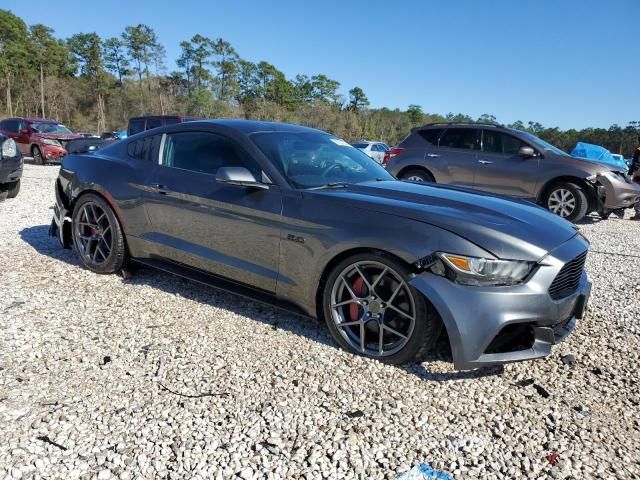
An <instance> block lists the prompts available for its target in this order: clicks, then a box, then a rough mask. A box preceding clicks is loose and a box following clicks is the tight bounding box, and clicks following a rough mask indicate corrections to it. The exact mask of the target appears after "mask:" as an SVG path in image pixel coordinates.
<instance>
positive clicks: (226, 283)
mask: <svg viewBox="0 0 640 480" xmlns="http://www.w3.org/2000/svg"><path fill="white" fill-rule="evenodd" d="M131 261H133V262H135V263H139V264H141V265H145V266H148V267H151V268H155V269H157V270H161V271H163V272H166V273H170V274H172V275H176V276H178V277H182V278H186V279H187V280H191V281H193V282H197V283H200V284H203V285H207V286H210V287H214V288H218V289H220V290H223V291H225V292H229V293H232V294H234V295H240V296H241V297H244V298H247V299H249V300H255V301H257V302H260V303H264V304H266V305H269V306H271V307H275V308H278V309H280V310H284V311H286V312H287V313H293V314H294V315H299V316H301V317H305V318H306V319H309V318H313V317H311V316H309V315H308V314H307V313H306V312H304V311H303V310H302V309H301V308H300V307H298V306H297V305H295V304H294V303H291V302H287V301H285V300H281V299H279V298H277V297H276V296H275V295H273V294H272V293H269V292H267V291H264V290H260V289H257V288H253V287H250V286H248V285H245V284H241V283H238V282H234V281H233V280H229V279H226V278H222V277H219V276H217V275H213V274H211V273H208V272H205V271H202V270H197V269H195V268H191V267H188V266H185V265H182V264H178V263H174V262H169V261H166V260H158V259H156V258H132V259H131ZM314 320H315V319H314Z"/></svg>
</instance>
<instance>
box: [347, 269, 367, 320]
mask: <svg viewBox="0 0 640 480" xmlns="http://www.w3.org/2000/svg"><path fill="white" fill-rule="evenodd" d="M351 289H352V290H353V293H355V294H356V295H357V296H358V297H362V295H363V293H364V280H363V279H362V277H358V278H356V280H355V282H353V286H352V287H351ZM359 310H360V305H358V304H357V303H352V304H351V305H349V317H350V318H351V321H352V322H355V321H357V320H358V318H360V316H359V315H358V313H360V312H359Z"/></svg>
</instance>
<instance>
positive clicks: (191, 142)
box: [162, 132, 262, 179]
mask: <svg viewBox="0 0 640 480" xmlns="http://www.w3.org/2000/svg"><path fill="white" fill-rule="evenodd" d="M162 164H163V165H164V166H166V167H174V168H182V169H184V170H191V171H193V172H202V173H208V174H210V175H215V174H216V172H217V171H218V168H220V167H245V168H247V169H249V171H250V172H251V173H253V175H254V177H256V178H258V179H259V178H262V170H261V169H260V167H259V166H258V165H257V164H256V163H255V162H254V161H253V160H252V159H250V158H249V155H248V154H246V153H245V152H244V150H243V149H241V148H240V147H239V146H238V145H236V143H235V142H233V141H231V140H229V139H228V138H226V137H223V136H221V135H217V134H215V133H205V132H181V133H174V134H169V135H167V137H166V138H165V142H164V153H163V156H162Z"/></svg>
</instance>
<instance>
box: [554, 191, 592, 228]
mask: <svg viewBox="0 0 640 480" xmlns="http://www.w3.org/2000/svg"><path fill="white" fill-rule="evenodd" d="M544 205H545V206H546V207H547V209H548V210H549V211H550V212H552V213H555V214H556V215H559V216H561V217H562V218H564V219H566V220H569V221H570V222H574V223H575V222H579V221H580V220H582V219H583V218H584V216H585V215H586V214H587V209H588V208H589V201H588V200H587V195H586V194H585V193H584V190H582V188H581V187H580V186H578V185H576V184H575V183H568V182H563V183H558V184H557V185H554V186H553V187H551V189H549V192H548V193H547V195H546V198H545V201H544Z"/></svg>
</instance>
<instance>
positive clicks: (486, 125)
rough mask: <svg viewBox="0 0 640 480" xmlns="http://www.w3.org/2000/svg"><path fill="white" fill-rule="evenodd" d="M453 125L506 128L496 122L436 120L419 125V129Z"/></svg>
mask: <svg viewBox="0 0 640 480" xmlns="http://www.w3.org/2000/svg"><path fill="white" fill-rule="evenodd" d="M452 125H455V126H459V127H492V128H505V126H504V125H499V124H496V123H480V122H434V123H425V124H424V125H422V126H421V127H417V128H418V129H420V128H424V127H450V126H452Z"/></svg>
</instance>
